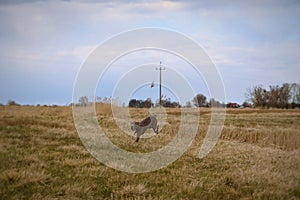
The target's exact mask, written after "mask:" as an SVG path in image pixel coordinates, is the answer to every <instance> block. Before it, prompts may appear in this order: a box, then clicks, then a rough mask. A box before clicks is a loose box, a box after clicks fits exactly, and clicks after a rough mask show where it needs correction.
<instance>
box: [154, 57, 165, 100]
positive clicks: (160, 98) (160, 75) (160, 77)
mask: <svg viewBox="0 0 300 200" xmlns="http://www.w3.org/2000/svg"><path fill="white" fill-rule="evenodd" d="M156 70H159V105H160V106H161V104H162V95H161V79H162V72H161V71H162V70H166V68H165V67H164V68H162V67H161V61H160V63H159V68H156Z"/></svg>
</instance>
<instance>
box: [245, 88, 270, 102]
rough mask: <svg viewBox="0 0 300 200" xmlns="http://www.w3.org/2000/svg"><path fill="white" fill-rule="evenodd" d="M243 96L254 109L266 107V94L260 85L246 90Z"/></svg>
mask: <svg viewBox="0 0 300 200" xmlns="http://www.w3.org/2000/svg"><path fill="white" fill-rule="evenodd" d="M245 96H246V98H247V100H248V101H250V102H252V103H253V105H254V106H255V107H265V106H266V105H267V99H268V98H267V96H268V92H267V90H265V89H264V88H263V87H262V86H261V85H258V86H255V87H253V88H248V89H247V92H246V94H245Z"/></svg>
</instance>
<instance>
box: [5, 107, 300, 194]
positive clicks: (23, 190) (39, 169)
mask: <svg viewBox="0 0 300 200" xmlns="http://www.w3.org/2000/svg"><path fill="white" fill-rule="evenodd" d="M129 113H130V115H131V117H132V118H134V119H142V118H143V117H145V116H147V113H148V110H147V109H130V112H129ZM167 113H168V115H167V122H166V124H165V125H164V126H163V127H161V130H160V134H159V135H157V136H154V137H151V138H147V139H146V138H144V139H141V141H140V142H139V143H134V142H133V141H134V137H132V136H129V135H127V134H123V133H122V131H121V130H120V129H119V128H118V126H117V125H116V123H115V121H114V120H113V118H112V113H111V109H110V106H109V105H105V104H104V105H97V117H98V119H99V123H100V124H101V126H103V127H105V130H106V131H107V136H108V137H109V138H110V139H111V140H112V141H113V143H115V144H116V145H118V146H120V147H121V148H123V149H126V150H128V151H132V152H150V151H154V150H156V149H159V148H161V147H162V146H163V145H165V144H167V143H168V142H169V141H170V140H171V139H172V138H173V136H174V135H175V134H176V132H177V130H178V126H179V123H180V110H179V109H167ZM200 114H201V118H200V122H199V123H200V126H199V130H198V134H197V136H196V138H195V141H194V142H193V144H192V146H191V147H190V149H189V150H188V151H187V152H186V153H185V154H184V155H183V156H182V157H181V158H180V159H179V160H177V161H176V162H174V163H173V164H171V165H170V166H168V167H166V168H163V169H161V170H159V171H155V172H151V173H144V174H128V173H123V172H119V171H116V170H114V169H110V168H108V167H106V166H104V165H103V164H101V163H99V162H98V161H97V160H95V159H94V158H93V157H92V156H91V155H90V154H89V152H88V151H87V150H86V149H85V148H84V147H83V145H82V143H81V141H80V139H79V137H78V135H77V132H76V130H75V127H74V124H73V118H72V110H71V108H70V107H32V106H19V107H18V106H16V107H15V106H2V107H0V159H1V163H0V198H1V199H42V198H44V199H66V198H67V199H94V198H95V199H300V189H299V188H300V148H299V147H300V132H299V130H300V111H299V110H259V109H229V110H227V115H226V120H225V126H224V129H223V131H222V135H221V138H220V141H219V142H218V144H217V145H216V147H215V148H214V149H213V151H212V152H211V153H210V154H209V155H208V156H207V157H205V158H204V159H202V160H200V159H198V158H197V157H196V156H197V154H198V151H199V147H200V145H201V144H202V141H203V138H204V136H205V133H206V130H207V128H208V125H209V120H210V110H209V109H201V110H200ZM151 133H153V132H150V134H151Z"/></svg>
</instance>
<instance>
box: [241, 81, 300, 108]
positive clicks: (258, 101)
mask: <svg viewBox="0 0 300 200" xmlns="http://www.w3.org/2000/svg"><path fill="white" fill-rule="evenodd" d="M245 96H246V99H247V101H248V102H251V103H252V104H253V105H254V106H255V107H260V108H296V107H297V108H300V84H297V83H292V84H289V83H284V84H282V85H281V86H279V85H270V86H269V88H268V89H265V88H263V86H262V85H257V86H254V87H252V88H248V89H247V91H246V94H245Z"/></svg>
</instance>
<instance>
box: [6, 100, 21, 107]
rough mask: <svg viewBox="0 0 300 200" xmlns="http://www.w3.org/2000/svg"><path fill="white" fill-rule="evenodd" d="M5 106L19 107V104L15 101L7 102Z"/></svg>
mask: <svg viewBox="0 0 300 200" xmlns="http://www.w3.org/2000/svg"><path fill="white" fill-rule="evenodd" d="M7 105H8V106H19V105H20V104H18V103H17V102H16V101H14V100H8V101H7Z"/></svg>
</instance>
